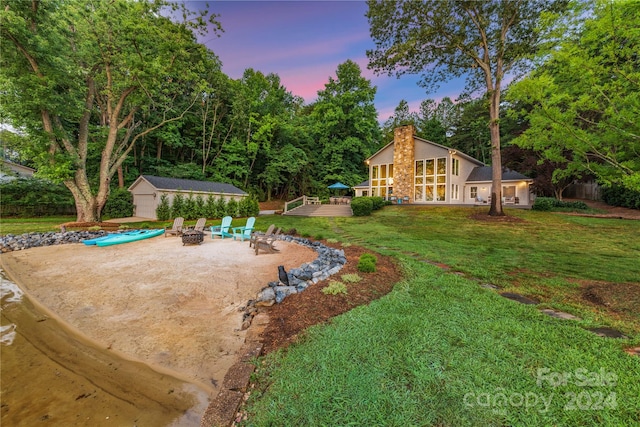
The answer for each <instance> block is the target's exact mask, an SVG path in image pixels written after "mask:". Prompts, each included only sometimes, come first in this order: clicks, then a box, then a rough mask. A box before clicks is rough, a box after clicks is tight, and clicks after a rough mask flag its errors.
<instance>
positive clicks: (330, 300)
mask: <svg viewBox="0 0 640 427" xmlns="http://www.w3.org/2000/svg"><path fill="white" fill-rule="evenodd" d="M322 243H323V244H324V245H326V246H332V247H336V248H338V249H344V252H345V256H346V257H347V264H346V265H345V266H344V267H343V268H342V270H340V272H339V273H338V274H336V275H334V276H332V277H331V278H329V279H327V280H324V281H322V282H318V283H316V284H315V285H312V286H309V287H308V288H307V289H306V290H305V291H303V292H301V293H299V294H294V295H291V296H289V297H287V298H286V299H285V300H284V301H283V302H282V303H280V304H276V305H273V306H271V307H265V308H262V309H261V310H265V311H266V313H267V314H268V315H269V324H268V325H267V327H266V328H265V330H264V331H263V333H262V335H261V338H262V343H263V345H264V348H263V351H264V353H268V352H271V351H273V350H276V349H278V348H280V347H285V346H287V345H289V344H291V343H292V342H294V341H295V340H296V339H297V337H298V335H299V334H300V333H302V332H303V331H304V330H305V329H307V328H308V327H310V326H313V325H316V324H319V323H325V322H327V321H328V320H330V319H331V318H332V317H334V316H337V315H339V314H342V313H344V312H347V311H349V310H351V309H352V308H354V307H357V306H360V305H366V304H368V303H370V302H371V301H373V300H376V299H378V298H381V297H382V296H384V295H386V294H388V293H389V292H390V291H391V290H392V289H393V286H394V285H395V284H396V283H397V282H399V281H400V280H402V273H401V270H400V268H399V266H398V265H397V262H396V260H395V259H394V258H392V257H389V256H383V255H380V254H377V253H375V254H374V255H375V256H376V257H377V258H378V262H377V264H376V271H375V272H374V273H363V272H360V271H358V268H357V265H358V260H359V259H360V256H361V255H362V254H364V253H365V252H369V253H372V252H371V251H368V250H366V249H364V248H362V247H359V246H349V247H346V248H342V247H341V246H339V245H332V244H329V243H327V242H324V241H323V242H322ZM349 273H352V274H358V275H359V276H360V277H362V280H361V281H360V282H357V283H345V284H346V286H347V294H346V295H344V294H338V295H325V294H323V293H322V289H323V288H324V287H326V286H327V285H328V284H329V282H330V281H332V280H335V281H341V279H340V277H341V276H342V275H344V274H349ZM343 283H344V282H343Z"/></svg>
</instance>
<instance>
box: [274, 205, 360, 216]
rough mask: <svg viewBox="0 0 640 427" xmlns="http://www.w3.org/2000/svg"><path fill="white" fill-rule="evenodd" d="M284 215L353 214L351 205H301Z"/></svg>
mask: <svg viewBox="0 0 640 427" xmlns="http://www.w3.org/2000/svg"><path fill="white" fill-rule="evenodd" d="M283 215H292V216H293V215H297V216H353V212H352V211H351V206H350V205H327V204H325V205H300V206H298V207H297V208H294V209H291V210H289V211H287V212H285V213H284V214H283Z"/></svg>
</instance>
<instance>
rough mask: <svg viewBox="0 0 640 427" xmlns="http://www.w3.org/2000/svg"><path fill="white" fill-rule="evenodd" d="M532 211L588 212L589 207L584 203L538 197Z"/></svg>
mask: <svg viewBox="0 0 640 427" xmlns="http://www.w3.org/2000/svg"><path fill="white" fill-rule="evenodd" d="M531 209H533V210H536V211H552V210H554V209H575V210H586V209H589V207H588V206H587V205H586V204H585V203H584V202H580V201H577V202H565V201H562V200H558V199H555V198H553V197H537V198H536V201H535V202H534V203H533V206H532V207H531Z"/></svg>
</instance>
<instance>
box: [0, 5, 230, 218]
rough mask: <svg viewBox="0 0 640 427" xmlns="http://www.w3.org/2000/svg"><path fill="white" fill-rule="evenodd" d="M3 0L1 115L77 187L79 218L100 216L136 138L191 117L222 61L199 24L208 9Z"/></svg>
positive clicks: (46, 165) (43, 168)
mask: <svg viewBox="0 0 640 427" xmlns="http://www.w3.org/2000/svg"><path fill="white" fill-rule="evenodd" d="M0 6H1V9H0V10H1V11H0V14H1V19H2V26H1V33H2V52H3V54H2V57H1V59H0V61H1V62H0V82H2V87H3V92H4V93H3V96H5V97H6V102H3V103H2V107H1V108H2V117H7V118H8V119H9V120H10V121H11V123H12V124H14V125H16V126H18V127H20V128H23V129H25V130H26V131H27V132H28V134H29V136H30V139H29V141H30V144H31V145H30V147H28V150H30V151H31V152H32V155H31V158H32V159H33V160H34V161H35V162H36V164H37V166H38V173H39V174H40V175H41V176H44V177H47V178H49V179H52V180H55V181H61V182H63V183H64V184H65V186H66V187H67V188H69V190H70V191H71V193H72V194H73V196H74V199H75V201H76V209H77V212H78V220H82V221H94V220H97V219H99V218H100V213H101V211H102V208H103V207H104V205H105V203H106V201H107V197H108V195H109V189H110V185H109V183H110V180H111V178H112V177H113V176H114V174H115V173H116V170H117V169H118V168H119V166H120V165H121V164H122V163H123V161H124V160H125V158H126V157H127V155H128V154H129V152H130V151H131V150H132V148H133V147H134V144H135V143H136V141H137V140H138V139H140V138H142V137H144V136H145V135H147V134H149V133H151V132H152V131H154V130H156V129H160V128H161V127H162V126H163V125H165V124H167V123H170V122H172V121H176V120H178V119H179V118H181V117H183V116H184V112H185V111H186V110H188V109H189V108H190V106H191V105H192V104H193V103H194V102H195V100H196V98H195V96H194V95H195V94H196V93H198V88H199V82H200V81H201V80H202V79H201V77H202V74H203V72H204V70H205V69H206V68H215V67H219V64H218V63H217V61H216V60H215V58H213V57H211V56H208V55H207V54H206V52H205V48H204V47H203V46H202V45H200V44H198V43H196V40H195V36H194V34H193V32H192V30H194V29H195V30H197V29H199V28H204V24H205V22H204V20H203V19H202V15H200V16H199V17H197V18H196V19H194V20H190V19H185V21H184V22H183V23H177V22H174V21H172V20H171V19H170V18H168V17H167V16H169V15H171V12H172V11H176V10H177V9H178V6H176V5H173V4H171V3H165V2H163V1H143V0H141V1H136V2H91V3H88V2H86V1H83V0H65V1H55V0H52V1H47V2H24V1H19V0H18V1H10V0H2V3H1V5H0ZM183 12H184V13H185V15H184V16H185V17H186V16H187V15H188V13H187V11H186V10H183ZM90 176H91V177H92V179H90Z"/></svg>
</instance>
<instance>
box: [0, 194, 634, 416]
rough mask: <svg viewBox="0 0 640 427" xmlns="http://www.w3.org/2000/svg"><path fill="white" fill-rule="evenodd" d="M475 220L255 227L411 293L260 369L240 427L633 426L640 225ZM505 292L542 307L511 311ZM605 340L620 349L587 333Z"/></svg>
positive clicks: (313, 333) (437, 215)
mask: <svg viewBox="0 0 640 427" xmlns="http://www.w3.org/2000/svg"><path fill="white" fill-rule="evenodd" d="M474 212H484V210H481V211H479V210H477V209H476V210H474V209H473V208H450V207H418V206H388V207H385V208H384V209H382V210H381V211H378V212H376V213H374V215H372V216H370V217H352V218H300V217H286V216H279V215H273V216H261V217H258V219H257V221H256V228H257V229H260V230H265V229H266V228H267V227H268V225H269V224H271V223H274V224H276V225H277V226H278V227H282V228H284V229H285V230H288V229H292V228H295V229H296V230H297V232H298V233H299V234H300V235H302V236H308V237H311V238H315V239H326V238H332V239H337V240H339V241H341V242H343V243H351V244H357V245H361V246H365V247H367V248H369V249H371V250H373V251H377V252H379V253H383V254H386V255H391V256H395V257H397V258H398V259H399V260H400V262H401V264H402V266H403V268H404V270H405V273H406V274H405V277H406V278H405V280H404V281H403V282H401V283H398V284H397V285H396V287H395V289H394V290H393V291H392V292H391V293H390V294H388V295H387V296H385V297H383V298H381V299H380V300H378V301H375V302H373V303H371V304H369V305H368V306H361V307H358V308H356V309H354V310H352V311H350V312H348V313H346V314H344V315H342V316H339V317H337V318H334V319H333V320H332V321H331V322H330V323H329V324H326V325H319V326H316V327H313V328H311V329H310V330H309V331H308V332H307V333H306V334H304V336H302V337H301V338H300V340H299V342H298V343H296V344H295V345H292V346H290V347H289V348H287V349H285V350H281V351H276V352H274V353H271V354H269V355H268V356H266V357H264V358H261V359H260V360H258V361H256V363H257V366H258V370H257V371H256V374H255V375H254V378H255V385H256V387H255V389H254V390H253V392H252V394H251V397H250V399H249V402H248V406H247V407H246V408H245V410H246V411H247V413H248V416H249V417H248V420H247V421H246V423H245V424H246V425H252V426H268V425H277V426H301V425H304V426H334V425H341V426H346V425H352V426H436V425H437V426H507V425H517V426H528V425H530V426H541V425H550V426H575V425H581V426H603V425H607V426H608V425H611V426H636V425H638V423H640V399H639V398H638V396H640V358H638V357H636V356H631V355H628V354H627V353H625V351H624V350H625V349H626V348H629V347H634V346H640V279H639V278H640V239H638V236H640V221H630V220H619V219H598V218H585V217H577V216H569V215H565V214H558V213H548V212H535V211H525V210H516V209H508V208H507V209H506V212H507V213H508V215H510V216H511V217H512V218H514V219H516V220H517V222H516V221H510V222H490V221H481V220H477V219H473V218H471V214H472V213H474ZM23 221H24V220H23ZM61 222H65V221H58V223H57V224H59V223H61ZM194 222H195V221H194ZM235 222H238V224H237V225H242V224H243V223H244V220H243V219H237V220H235V219H234V223H235ZM217 223H219V221H215V220H210V221H208V222H207V225H214V224H217ZM34 224H35V223H34ZM127 225H128V226H130V227H132V228H135V227H141V226H142V224H140V225H138V224H135V223H134V224H127ZM157 225H158V226H164V225H170V222H167V223H166V224H165V223H157ZM234 225H236V224H234ZM34 226H35V225H34ZM5 227H6V228H9V226H8V224H5V221H4V220H3V226H2V230H0V233H2V234H4V233H7V232H10V231H5V229H6V228H5ZM14 227H15V228H16V229H17V228H18V226H17V225H16V226H14ZM151 228H154V227H151ZM52 230H55V228H52ZM52 230H51V231H52ZM23 231H25V230H22V231H19V232H23ZM26 231H38V230H26ZM424 260H428V261H430V262H432V263H437V264H438V265H440V266H446V267H447V268H446V269H443V268H440V267H437V266H436V265H433V264H431V263H426V262H423V261H424ZM479 284H493V285H496V286H499V287H500V290H499V291H495V290H490V289H485V288H482V287H480V286H479ZM503 291H508V292H517V293H520V294H523V295H526V296H529V297H534V298H537V299H538V300H540V301H541V304H539V305H537V306H532V305H522V304H519V303H516V302H514V301H511V300H508V299H506V298H503V297H501V296H500V295H499V294H498V292H503ZM541 308H553V309H556V310H562V311H565V312H568V313H571V314H573V315H575V316H579V317H580V318H581V320H578V321H570V320H560V319H555V318H551V317H548V316H546V315H544V314H542V313H540V309H541ZM601 326H606V327H613V328H616V329H618V330H620V331H622V332H623V333H624V334H625V335H627V336H628V337H629V338H628V339H613V338H602V337H599V336H596V335H595V334H593V333H591V332H589V331H588V330H587V328H590V327H601Z"/></svg>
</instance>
